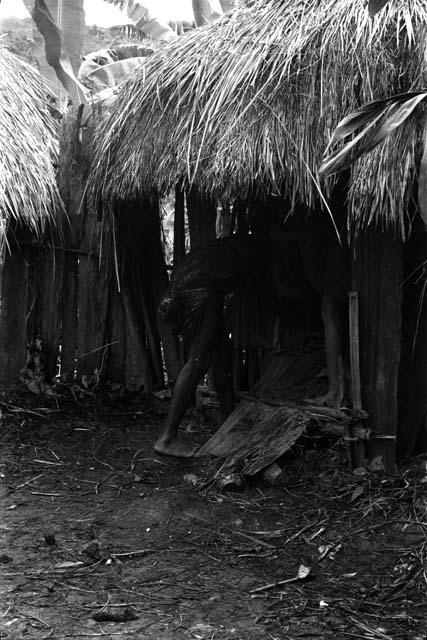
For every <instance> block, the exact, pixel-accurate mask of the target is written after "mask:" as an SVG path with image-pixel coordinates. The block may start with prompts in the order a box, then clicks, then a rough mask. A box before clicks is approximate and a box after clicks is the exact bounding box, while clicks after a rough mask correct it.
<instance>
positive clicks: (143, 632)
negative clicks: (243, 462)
mask: <svg viewBox="0 0 427 640" xmlns="http://www.w3.org/2000/svg"><path fill="white" fill-rule="evenodd" d="M0 399H1V400H2V403H1V405H0V406H1V407H2V419H1V435H2V447H1V467H0V470H1V474H2V498H1V504H2V510H1V549H0V563H1V572H2V579H1V585H0V593H1V608H0V628H1V632H0V637H1V638H7V639H10V640H12V639H21V638H37V639H40V640H41V639H43V640H44V639H48V638H49V639H54V638H107V639H109V638H111V639H116V640H127V639H128V638H129V639H131V638H135V637H136V638H147V639H152V638H155V639H158V640H166V639H169V638H170V639H173V640H180V639H182V640H184V639H185V640H187V639H188V640H191V639H194V640H208V639H209V640H214V639H215V640H258V639H274V638H276V639H278V640H279V639H280V640H282V639H289V640H290V639H294V638H304V639H306V640H310V639H314V638H316V639H317V640H319V638H320V639H321V638H332V637H333V638H336V639H343V638H366V639H370V640H387V639H395V640H405V639H408V640H409V639H410V640H421V639H423V640H425V639H426V638H427V598H426V595H427V594H426V586H427V580H426V572H427V567H426V564H427V563H426V555H427V554H426V548H427V545H426V543H427V517H426V491H427V483H426V480H427V468H426V464H427V457H426V456H419V457H417V458H414V459H413V460H412V461H410V463H408V464H406V465H405V466H402V467H401V468H400V469H399V472H398V473H397V474H396V475H395V476H393V477H386V476H384V475H382V474H381V472H373V471H369V470H367V469H366V470H364V469H359V470H358V471H357V473H350V471H349V469H348V465H347V463H346V456H345V450H344V447H343V445H342V443H341V442H336V443H331V442H329V443H327V444H325V443H319V442H318V443H317V448H313V447H314V444H316V443H312V444H310V443H308V445H307V449H306V450H305V451H303V450H302V449H301V448H297V450H296V451H295V452H294V453H293V455H289V456H287V458H286V459H285V460H284V461H283V464H284V469H283V473H282V475H281V476H280V477H279V479H278V480H277V482H276V484H274V485H271V484H269V483H267V482H266V481H265V480H263V479H262V478H257V479H255V480H252V481H251V482H250V483H248V484H246V485H245V486H244V488H243V489H241V490H239V491H237V490H234V491H233V490H228V491H225V490H223V491H220V490H219V489H218V487H217V486H215V485H214V484H213V483H212V482H210V481H209V480H210V479H211V478H212V475H213V473H214V472H215V471H216V469H217V467H218V462H212V461H211V460H206V459H203V460H202V459H195V460H191V461H180V460H174V459H170V458H164V457H159V456H158V455H156V454H155V453H154V451H153V442H154V441H155V439H156V437H157V435H158V433H159V431H160V429H161V425H162V422H163V420H164V416H165V413H166V411H167V406H168V401H167V400H163V401H162V400H158V399H156V400H155V402H154V404H152V405H151V406H149V407H148V406H146V405H144V404H143V403H141V402H124V401H123V400H121V401H118V400H114V401H113V400H111V399H109V398H108V396H106V397H102V396H100V397H99V398H97V399H93V398H92V399H89V400H79V399H78V398H76V399H75V400H71V399H60V400H54V399H51V398H47V399H41V398H40V396H39V397H36V396H31V395H29V394H28V395H26V394H24V393H22V392H19V393H15V394H13V395H10V394H8V395H5V394H3V395H2V396H1V398H0ZM211 432H212V427H211V426H210V425H209V423H208V422H207V421H206V420H205V419H203V418H202V417H200V416H199V415H198V414H196V413H195V412H194V413H192V414H191V415H190V416H189V417H188V418H187V419H186V421H185V423H184V425H183V436H184V437H186V438H189V439H192V440H195V441H197V442H199V443H201V442H203V441H204V440H206V439H207V437H208V436H209V434H210V433H211ZM310 447H312V448H310ZM298 576H299V577H298ZM276 582H282V583H283V584H279V585H278V584H275V583H276ZM257 589H258V591H254V590H257Z"/></svg>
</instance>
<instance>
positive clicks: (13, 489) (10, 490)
mask: <svg viewBox="0 0 427 640" xmlns="http://www.w3.org/2000/svg"><path fill="white" fill-rule="evenodd" d="M42 476H44V473H39V475H38V476H35V477H34V478H31V480H27V482H23V483H22V484H18V486H17V487H13V488H12V489H9V491H8V495H10V494H11V493H14V491H18V489H22V488H23V487H26V486H27V485H28V484H31V483H32V482H34V481H35V480H38V479H39V478H41V477H42Z"/></svg>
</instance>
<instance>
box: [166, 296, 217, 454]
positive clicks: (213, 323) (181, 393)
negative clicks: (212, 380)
mask: <svg viewBox="0 0 427 640" xmlns="http://www.w3.org/2000/svg"><path fill="white" fill-rule="evenodd" d="M221 324H222V318H221V316H220V313H219V310H218V306H217V305H216V304H215V302H214V301H211V300H209V301H207V302H206V306H205V309H204V312H203V315H202V317H201V318H200V320H199V326H198V327H197V329H196V332H195V334H194V336H193V339H192V342H191V345H190V350H189V354H188V360H187V362H186V363H185V365H184V367H183V368H182V370H181V372H180V374H179V376H178V379H177V381H176V384H175V388H174V390H173V394H172V401H171V405H170V407H169V413H168V417H167V419H166V425H165V429H164V431H163V433H162V434H161V436H160V437H159V439H158V440H157V442H156V444H155V445H154V449H155V450H156V451H157V452H158V453H163V454H166V455H170V456H176V457H178V458H190V457H191V456H192V455H193V454H194V452H195V448H194V447H191V446H189V445H187V444H186V443H184V442H180V441H179V440H178V427H179V424H180V422H181V420H182V418H183V417H184V414H185V412H186V411H187V409H188V406H189V404H190V402H191V399H192V397H193V395H194V393H195V391H196V387H197V384H198V382H199V380H200V379H201V378H202V377H203V376H204V375H205V374H206V372H207V371H208V369H209V367H210V366H211V364H212V362H213V358H214V353H215V350H216V349H217V348H218V344H217V343H218V335H219V330H220V328H221Z"/></svg>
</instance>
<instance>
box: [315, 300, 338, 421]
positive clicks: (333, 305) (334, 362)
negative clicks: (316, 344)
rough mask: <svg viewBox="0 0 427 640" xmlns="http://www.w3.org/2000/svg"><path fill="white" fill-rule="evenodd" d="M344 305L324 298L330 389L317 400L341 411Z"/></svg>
mask: <svg viewBox="0 0 427 640" xmlns="http://www.w3.org/2000/svg"><path fill="white" fill-rule="evenodd" d="M341 312H342V304H341V302H340V301H339V300H337V299H335V298H332V297H331V296H328V295H323V297H322V319H323V326H324V332H325V349H326V365H327V368H328V380H329V389H328V393H327V394H326V395H325V396H321V397H320V398H316V399H315V400H314V402H316V403H317V404H325V405H327V406H329V407H334V408H336V409H339V407H340V405H341V402H342V399H343V397H344V366H343V355H342V338H343V336H342V332H343V328H342V318H341Z"/></svg>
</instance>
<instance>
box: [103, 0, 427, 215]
mask: <svg viewBox="0 0 427 640" xmlns="http://www.w3.org/2000/svg"><path fill="white" fill-rule="evenodd" d="M426 30H427V0H395V1H394V2H392V3H389V4H388V5H387V6H386V7H385V9H383V11H381V12H380V13H379V14H378V15H377V16H376V17H375V18H374V19H371V18H369V16H368V12H367V8H366V2H365V0H353V1H352V2H348V0H304V2H302V1H301V0H256V1H255V2H253V3H245V5H243V4H241V5H240V6H239V8H238V9H237V10H236V11H235V12H234V13H233V14H232V15H230V16H225V17H224V18H222V19H221V20H219V21H218V22H216V23H213V24H211V25H209V26H207V27H203V28H200V29H196V30H195V31H193V32H190V33H188V34H186V35H185V36H182V37H180V38H178V39H177V40H176V41H175V42H173V43H171V44H169V45H168V46H165V47H163V48H162V49H160V50H159V51H157V52H156V53H155V55H154V56H152V57H151V58H150V59H149V60H148V61H147V64H146V65H145V66H144V68H143V69H142V70H140V71H139V72H137V73H136V74H135V76H133V78H132V79H131V80H130V81H128V82H127V83H126V84H125V85H124V87H123V89H122V91H121V92H120V93H119V95H118V97H117V101H116V105H115V109H114V111H111V112H110V113H109V115H108V116H107V117H106V118H105V120H104V122H103V123H102V124H101V126H100V128H99V131H98V135H97V142H96V155H95V166H94V171H93V175H92V189H93V190H94V191H96V192H97V194H98V195H101V196H102V198H103V199H104V200H108V199H110V198H112V197H119V198H129V197H133V196H135V195H137V194H139V193H140V192H144V191H145V192H147V191H150V190H151V189H152V188H157V189H158V190H159V191H160V192H166V191H168V190H169V189H170V188H171V187H172V186H173V185H174V184H175V183H176V182H177V180H178V179H181V178H184V179H186V180H187V181H188V183H194V184H196V185H198V186H199V187H200V188H201V189H203V190H204V191H206V192H210V193H212V194H214V195H221V196H224V197H234V196H237V195H241V196H245V195H246V194H247V193H248V192H251V191H252V190H253V188H254V186H255V188H256V189H257V190H258V192H260V193H263V192H275V193H281V194H285V193H286V194H288V195H292V196H293V197H294V198H299V199H301V200H302V201H303V202H305V203H306V204H308V205H312V204H313V203H314V202H315V200H316V199H317V198H318V185H317V184H316V183H317V180H316V172H317V169H318V167H319V166H320V164H321V160H322V154H323V152H324V151H325V148H326V146H327V143H328V140H329V138H330V135H331V133H332V132H333V130H334V128H335V126H336V125H337V123H338V122H339V120H340V119H341V118H342V117H343V116H344V115H345V114H346V113H348V112H349V111H352V110H354V109H355V108H357V107H359V106H360V105H361V104H364V103H365V102H370V101H372V100H374V99H378V98H383V97H385V96H389V95H392V94H395V93H401V92H404V91H409V90H416V89H420V88H421V87H422V86H423V84H424V80H423V74H424V72H425V59H424V54H425V48H426V44H427V32H426ZM420 112H421V108H420V109H419V110H418V111H417V112H416V114H415V115H414V116H413V117H411V118H410V119H409V120H408V122H407V123H405V125H404V126H403V127H401V128H400V130H398V131H397V132H396V133H395V134H393V135H392V136H391V137H390V139H389V140H388V141H386V142H385V143H383V144H381V145H380V146H379V147H378V149H377V150H375V151H374V152H372V153H371V154H369V155H368V156H365V157H364V158H362V159H361V160H359V161H358V162H357V163H356V165H355V166H354V167H353V169H352V177H353V180H352V187H351V192H350V214H351V215H352V217H353V219H354V220H356V221H357V222H358V223H365V222H367V221H368V220H370V219H371V218H373V219H381V220H382V221H386V222H392V223H394V224H398V225H401V224H402V220H403V212H404V209H405V207H404V202H406V201H407V198H408V197H409V193H410V192H411V187H412V182H413V178H414V167H415V162H416V155H417V154H416V151H417V149H416V147H417V144H418V141H419V138H420V131H419V127H418V121H420V119H421V118H420ZM322 186H323V188H326V190H327V185H322Z"/></svg>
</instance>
